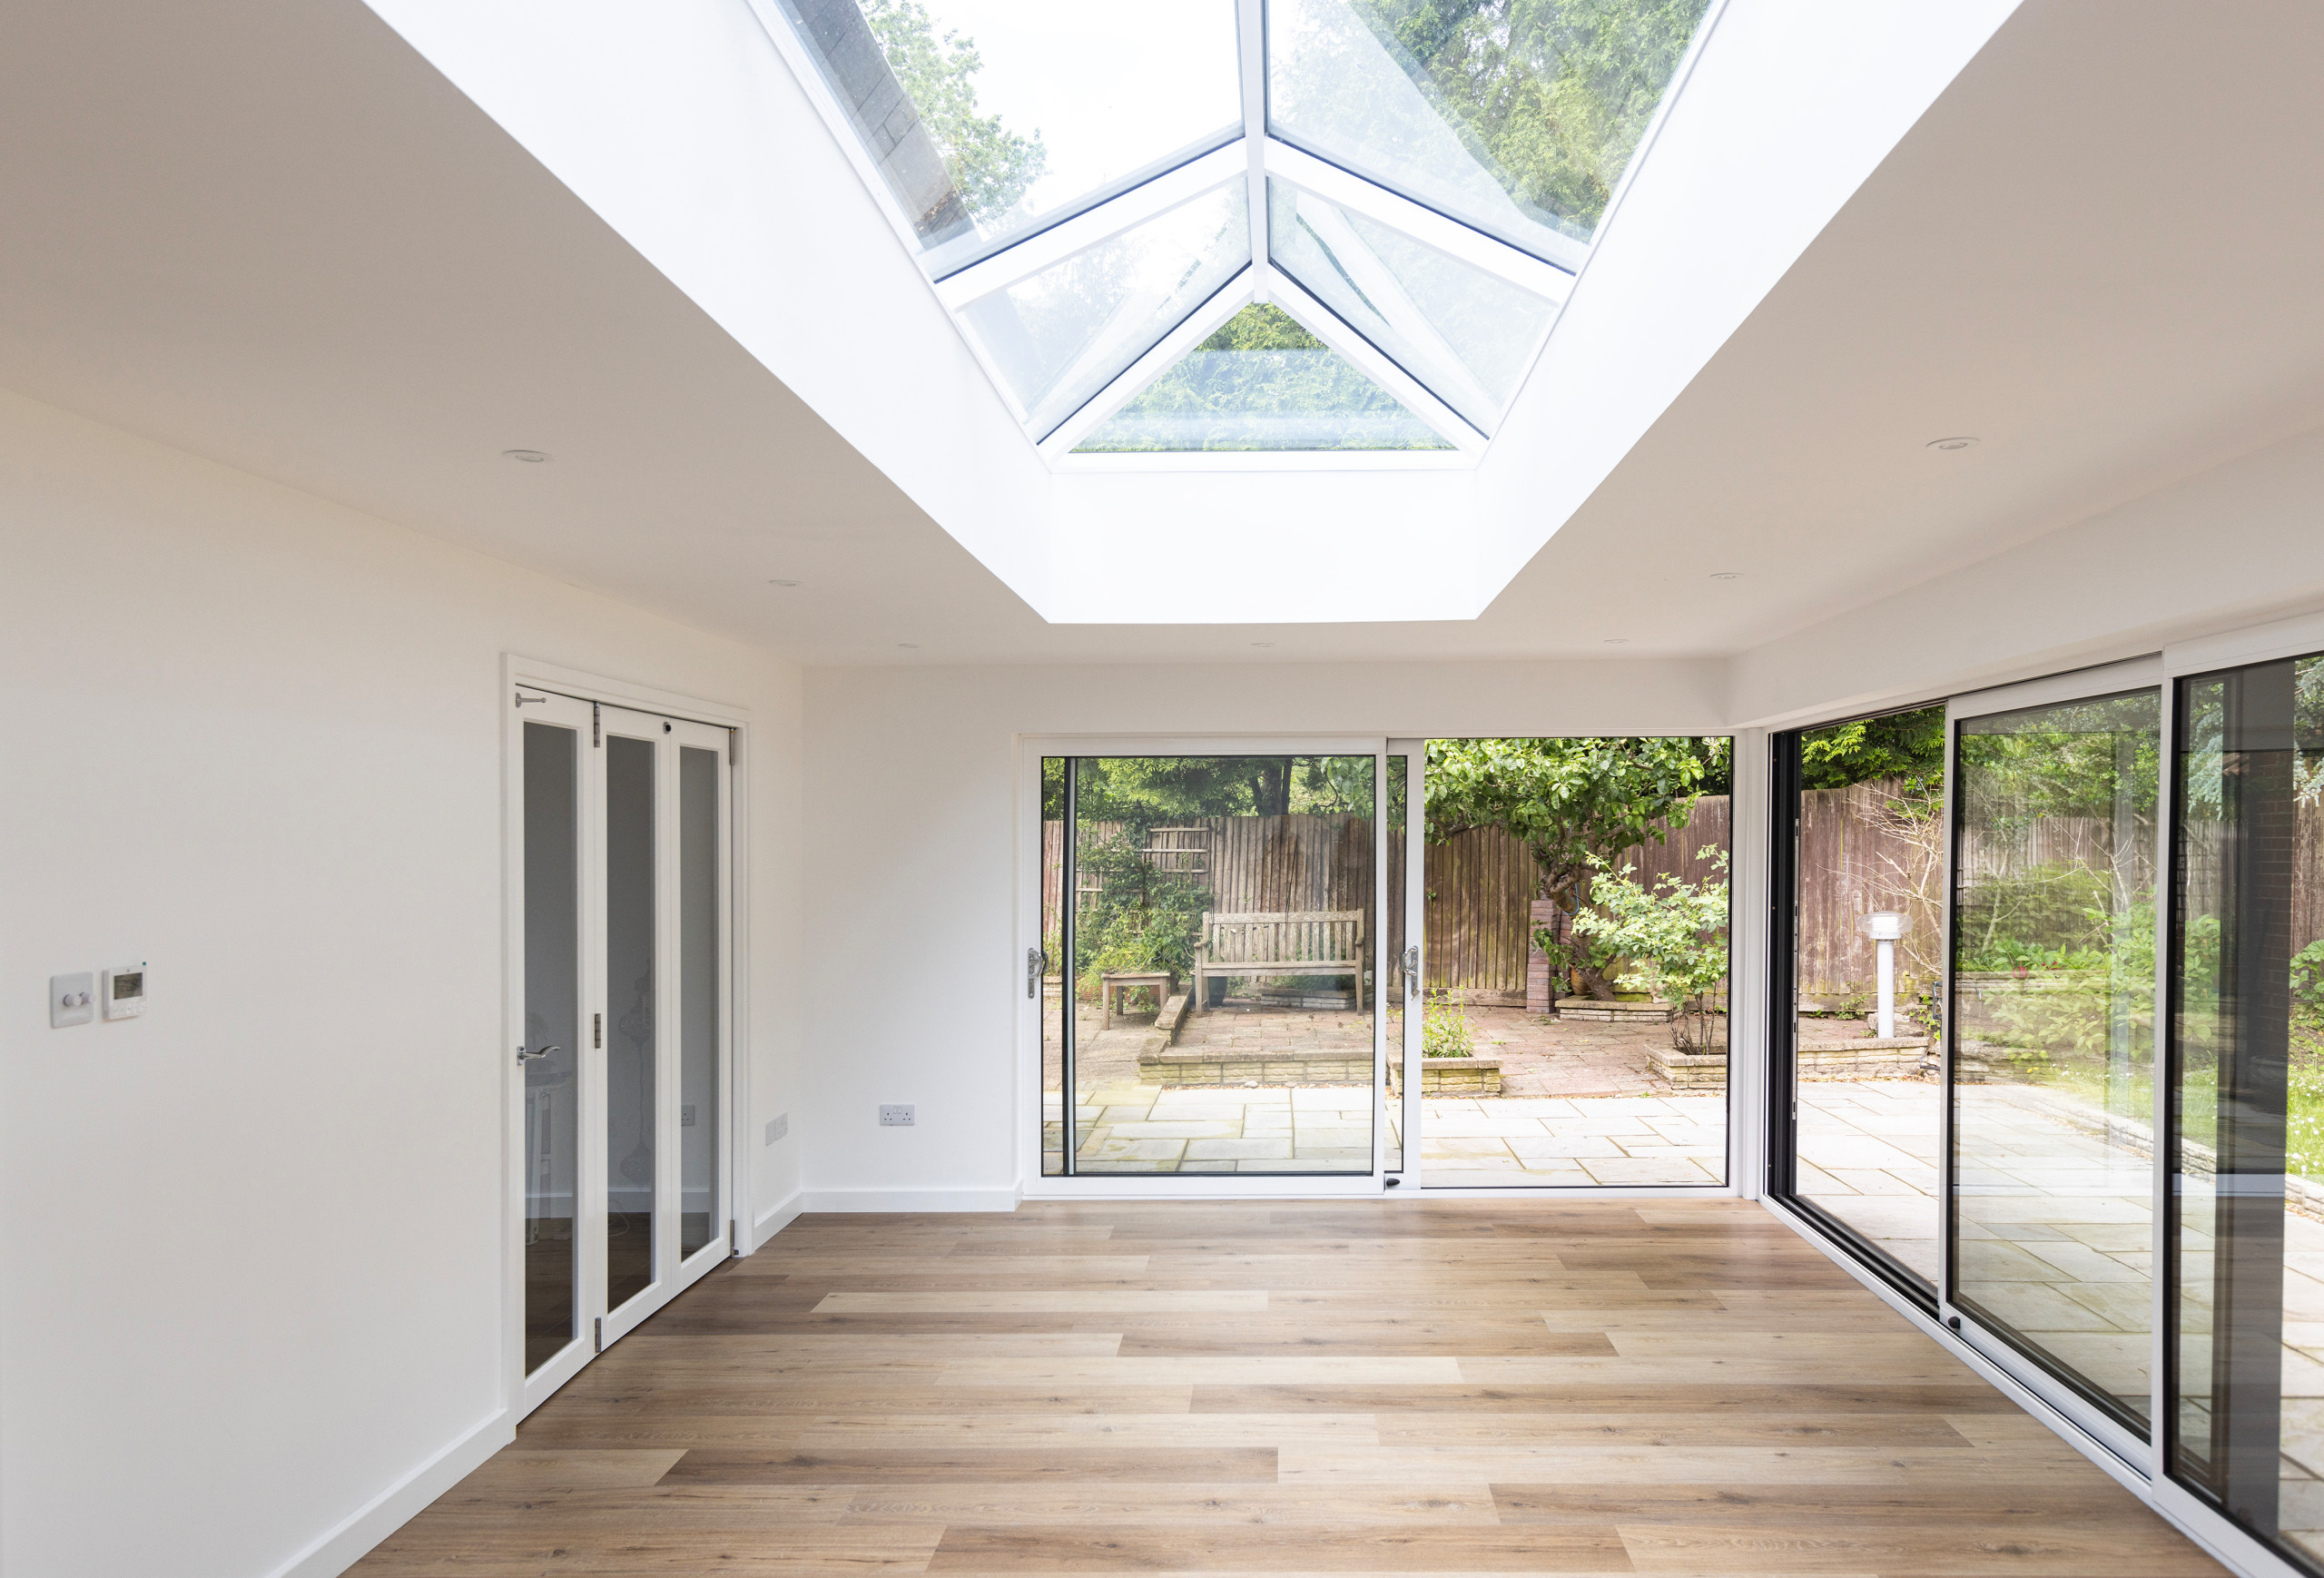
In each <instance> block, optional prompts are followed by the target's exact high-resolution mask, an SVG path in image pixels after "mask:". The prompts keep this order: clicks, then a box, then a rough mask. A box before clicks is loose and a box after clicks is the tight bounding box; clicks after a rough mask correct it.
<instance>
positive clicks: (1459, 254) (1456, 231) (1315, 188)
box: [1255, 140, 1581, 303]
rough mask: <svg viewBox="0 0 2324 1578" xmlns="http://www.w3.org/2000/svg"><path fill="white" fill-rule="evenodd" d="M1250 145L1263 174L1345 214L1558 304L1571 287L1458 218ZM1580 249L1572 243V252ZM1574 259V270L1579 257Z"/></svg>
mask: <svg viewBox="0 0 2324 1578" xmlns="http://www.w3.org/2000/svg"><path fill="white" fill-rule="evenodd" d="M1255 146H1258V147H1260V149H1261V156H1262V157H1263V159H1264V160H1265V165H1266V168H1267V171H1268V173H1270V174H1272V175H1274V176H1275V179H1276V180H1278V181H1284V182H1289V183H1290V184H1291V185H1293V186H1296V187H1299V188H1301V189H1302V190H1303V191H1307V192H1314V193H1315V195H1316V196H1318V197H1320V198H1323V199H1324V200H1325V201H1327V202H1334V203H1337V204H1338V205H1339V206H1340V207H1342V208H1344V209H1346V210H1347V211H1348V212H1350V213H1359V214H1362V215H1363V216H1364V218H1366V219H1368V220H1373V221H1374V222H1378V223H1380V224H1384V225H1386V226H1388V227H1389V228H1390V229H1392V230H1398V231H1402V232H1403V233H1404V234H1406V235H1408V236H1411V237H1412V238H1413V240H1414V241H1418V242H1426V243H1427V244H1428V245H1430V246H1433V247H1434V248H1435V249H1436V250H1437V251H1441V252H1444V253H1447V254H1449V255H1451V256H1452V257H1455V258H1458V259H1460V260H1461V261H1462V262H1464V263H1468V264H1471V265H1472V266H1474V267H1476V268H1479V269H1482V270H1483V271H1485V272H1486V273H1488V274H1491V275H1492V276H1494V277H1495V278H1496V279H1501V280H1506V281H1508V282H1509V283H1511V284H1512V285H1515V286H1516V287H1518V288H1519V289H1520V290H1522V291H1531V292H1532V293H1533V294H1534V295H1536V296H1539V297H1541V298H1542V299H1543V300H1545V301H1556V302H1560V303H1562V302H1563V301H1565V299H1566V295H1567V293H1568V292H1569V291H1571V290H1572V289H1573V278H1574V276H1573V273H1572V271H1569V270H1566V269H1561V268H1557V267H1555V266H1553V265H1551V264H1549V263H1545V262H1543V261H1541V259H1539V258H1537V257H1534V256H1533V255H1532V254H1531V253H1530V252H1521V251H1518V250H1517V249H1516V248H1515V247H1512V246H1510V245H1509V244H1508V243H1506V242H1499V241H1496V240H1494V239H1493V238H1492V236H1489V235H1487V234H1485V232H1482V231H1481V230H1474V229H1472V228H1471V227H1470V226H1468V225H1465V224H1462V222H1460V221H1459V220H1457V219H1448V218H1446V217H1445V216H1444V215H1443V214H1441V213H1439V212H1436V211H1435V210H1434V209H1433V208H1426V207H1423V206H1422V205H1421V204H1420V203H1417V202H1413V201H1412V200H1411V199H1410V198H1407V197H1400V196H1398V195H1397V194H1396V193H1394V192H1391V191H1389V190H1388V189H1387V188H1386V187H1384V186H1375V185H1374V184H1373V183H1372V182H1369V181H1366V180H1365V179H1364V177H1363V176H1361V175H1354V174H1351V173H1348V172H1347V171H1345V170H1343V169H1341V168H1340V167H1339V166H1338V165H1336V164H1334V163H1330V162H1329V161H1328V160H1324V159H1318V158H1316V157H1315V155H1314V154H1313V153H1306V152H1305V151H1304V150H1302V149H1298V148H1295V147H1293V146H1292V145H1291V144H1290V143H1284V142H1279V141H1274V140H1261V141H1260V142H1259V143H1255ZM1576 251H1577V253H1579V252H1580V251H1581V248H1580V246H1579V243H1577V245H1576ZM1574 261H1575V266H1576V268H1579V267H1580V264H1581V258H1580V257H1579V256H1578V255H1577V257H1576V258H1575V260H1574Z"/></svg>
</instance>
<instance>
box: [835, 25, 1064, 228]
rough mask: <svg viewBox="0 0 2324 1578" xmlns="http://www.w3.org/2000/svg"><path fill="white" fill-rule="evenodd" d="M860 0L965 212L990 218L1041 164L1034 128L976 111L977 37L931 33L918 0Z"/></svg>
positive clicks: (1020, 193) (1043, 154)
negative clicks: (1018, 129) (1025, 129)
mask: <svg viewBox="0 0 2324 1578" xmlns="http://www.w3.org/2000/svg"><path fill="white" fill-rule="evenodd" d="M862 10H863V20H864V22H865V24H866V25H869V26H870V27H871V29H872V36H873V37H874V38H877V39H878V40H879V41H880V53H881V54H883V55H885V56H886V57H887V60H888V69H889V70H890V71H892V72H894V73H895V74H896V80H897V82H899V83H901V84H902V85H903V90H904V92H905V93H906V94H909V95H910V96H911V102H912V106H913V107H914V108H915V109H917V110H918V111H919V112H920V118H921V123H922V124H923V125H925V126H926V127H927V128H928V133H929V136H930V137H931V139H933V140H934V142H935V143H936V147H937V151H938V152H939V153H942V154H943V155H944V167H945V168H946V169H947V170H948V171H950V173H951V176H952V184H953V186H954V188H955V189H957V190H958V191H959V192H960V201H961V202H963V203H964V204H966V205H967V207H968V210H969V212H970V213H972V214H974V215H976V217H977V218H979V219H980V220H991V219H994V218H997V217H999V216H1000V215H1001V214H1004V213H1007V212H1009V210H1010V209H1012V208H1014V207H1016V206H1017V204H1018V202H1019V200H1020V199H1022V198H1023V197H1024V195H1025V193H1026V192H1027V191H1028V190H1029V189H1030V187H1031V186H1032V184H1033V182H1036V181H1039V179H1040V178H1041V173H1042V172H1043V171H1044V170H1046V169H1047V168H1048V166H1049V150H1048V149H1047V148H1046V147H1044V146H1042V144H1041V133H1039V130H1036V131H1034V132H1033V133H1032V134H1031V135H1029V136H1020V135H1019V134H1018V133H1014V132H1011V131H1009V129H1008V128H1007V127H1005V126H1003V125H1002V124H1001V123H1000V116H999V115H980V114H979V113H977V89H976V83H975V81H974V80H973V79H974V78H975V76H976V74H977V73H978V72H979V71H980V70H982V69H983V66H984V61H983V59H982V58H981V57H980V56H979V55H978V54H977V47H976V40H974V39H973V38H964V37H962V36H961V35H959V34H957V33H953V32H950V31H949V30H948V31H947V32H945V33H944V34H943V35H942V36H941V37H940V36H938V35H937V32H936V25H935V24H934V23H933V22H931V20H930V19H929V15H928V8H927V7H926V6H924V5H921V4H919V0H862Z"/></svg>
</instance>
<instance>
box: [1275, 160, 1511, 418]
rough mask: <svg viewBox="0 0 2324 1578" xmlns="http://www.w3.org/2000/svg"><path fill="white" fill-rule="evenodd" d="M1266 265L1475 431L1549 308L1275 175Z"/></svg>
mask: <svg viewBox="0 0 2324 1578" xmlns="http://www.w3.org/2000/svg"><path fill="white" fill-rule="evenodd" d="M1267 237H1268V239H1267V251H1268V253H1269V254H1270V256H1271V257H1272V258H1273V260H1274V261H1275V267H1277V268H1279V269H1281V270H1282V271H1284V272H1285V273H1286V274H1289V275H1290V276H1291V277H1292V278H1293V279H1294V280H1296V281H1298V282H1299V283H1300V285H1301V286H1303V287H1304V288H1305V290H1306V291H1307V293H1308V294H1309V295H1311V296H1313V297H1315V299H1316V300H1317V301H1321V302H1323V303H1324V306H1326V307H1329V308H1330V309H1331V310H1332V311H1334V312H1336V313H1338V314H1339V316H1340V318H1341V319H1342V320H1343V321H1344V322H1346V324H1347V325H1348V326H1349V327H1350V328H1352V329H1354V330H1355V331H1356V332H1357V333H1358V334H1361V335H1363V336H1364V338H1365V339H1366V340H1370V341H1371V342H1372V343H1373V344H1374V346H1376V347H1378V348H1379V350H1380V351H1381V352H1382V354H1384V355H1385V356H1386V357H1387V358H1388V359H1389V360H1392V361H1393V362H1394V363H1395V364H1396V365H1397V366H1399V367H1401V368H1403V370H1405V371H1406V372H1408V373H1410V374H1412V375H1413V378H1415V379H1417V380H1420V381H1421V382H1422V383H1423V384H1425V385H1426V386H1427V387H1428V390H1429V391H1430V392H1431V393H1432V394H1433V395H1435V396H1436V398H1437V399H1441V400H1443V402H1444V403H1445V404H1446V405H1448V406H1451V407H1452V409H1454V410H1456V411H1459V412H1460V413H1461V414H1462V416H1463V417H1465V418H1467V419H1469V421H1470V422H1471V423H1472V425H1473V426H1474V427H1475V428H1476V429H1478V431H1480V432H1483V433H1491V432H1492V430H1493V429H1494V428H1495V427H1496V426H1497V425H1498V424H1499V423H1500V421H1501V418H1502V413H1503V412H1505V411H1507V410H1508V409H1509V402H1510V401H1511V400H1512V399H1515V398H1516V395H1517V386H1518V384H1519V383H1520V382H1521V381H1522V380H1523V379H1524V377H1525V370H1526V368H1527V367H1528V366H1530V365H1531V362H1532V358H1533V350H1534V348H1535V347H1536V346H1537V345H1538V344H1540V342H1541V335H1542V333H1543V332H1544V331H1545V330H1548V328H1549V326H1550V316H1551V313H1552V312H1553V311H1556V309H1555V308H1553V307H1552V306H1551V304H1550V303H1549V302H1547V301H1543V300H1542V299H1541V297H1539V296H1536V295H1534V294H1533V293H1532V292H1531V291H1524V290H1520V289H1519V288H1518V287H1517V286H1515V285H1512V284H1511V283H1509V282H1508V281H1506V280H1502V279H1500V278H1497V277H1496V276H1494V275H1492V274H1489V273H1487V272H1485V271H1483V270H1482V269H1480V268H1477V267H1475V266H1473V265H1472V264H1469V263H1464V262H1462V261H1460V260H1459V259H1458V258H1454V257H1452V256H1450V255H1448V254H1447V253H1444V252H1441V251H1437V250H1436V249H1435V248H1434V247H1432V246H1430V245H1428V244H1427V243H1426V242H1418V241H1414V240H1413V238H1412V237H1410V236H1408V235H1405V234H1404V233H1403V232H1401V231H1395V230H1391V229H1389V228H1388V227H1387V226H1386V225H1384V224H1380V223H1377V222H1374V221H1372V220H1369V219H1366V218H1364V216H1363V215H1362V214H1359V213H1352V212H1349V211H1348V210H1346V209H1344V208H1341V207H1339V206H1338V205H1337V204H1335V203H1331V202H1325V201H1324V199H1322V198H1320V197H1317V196H1316V195H1315V193H1314V192H1302V191H1300V190H1298V189H1297V188H1296V187H1293V186H1289V185H1286V184H1285V183H1284V182H1280V181H1270V182H1267Z"/></svg>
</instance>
